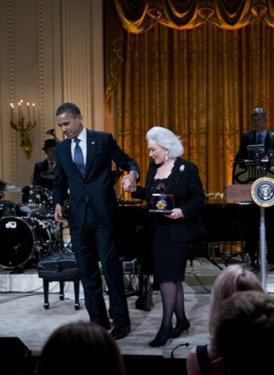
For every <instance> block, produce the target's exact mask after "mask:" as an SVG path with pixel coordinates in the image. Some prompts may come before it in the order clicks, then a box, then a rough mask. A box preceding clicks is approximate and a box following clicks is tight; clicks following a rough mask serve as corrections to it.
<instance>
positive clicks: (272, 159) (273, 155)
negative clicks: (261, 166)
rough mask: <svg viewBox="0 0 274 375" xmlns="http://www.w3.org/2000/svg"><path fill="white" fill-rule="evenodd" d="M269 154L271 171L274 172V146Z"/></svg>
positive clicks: (269, 150)
mask: <svg viewBox="0 0 274 375" xmlns="http://www.w3.org/2000/svg"><path fill="white" fill-rule="evenodd" d="M267 156H268V160H269V170H270V172H274V149H273V148H270V149H268V151H267Z"/></svg>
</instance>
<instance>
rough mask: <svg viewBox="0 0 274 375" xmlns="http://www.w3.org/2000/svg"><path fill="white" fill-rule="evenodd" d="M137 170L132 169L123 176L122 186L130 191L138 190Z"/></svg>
mask: <svg viewBox="0 0 274 375" xmlns="http://www.w3.org/2000/svg"><path fill="white" fill-rule="evenodd" d="M136 177H137V176H136V172H135V171H130V172H129V174H128V175H126V176H124V177H123V178H122V188H123V189H124V190H125V191H126V192H129V193H134V191H136V187H137V182H136Z"/></svg>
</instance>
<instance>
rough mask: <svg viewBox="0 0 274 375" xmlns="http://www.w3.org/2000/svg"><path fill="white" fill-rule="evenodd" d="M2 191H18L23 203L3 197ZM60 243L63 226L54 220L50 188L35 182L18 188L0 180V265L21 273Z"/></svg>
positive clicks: (57, 250)
mask: <svg viewBox="0 0 274 375" xmlns="http://www.w3.org/2000/svg"><path fill="white" fill-rule="evenodd" d="M5 191H7V192H11V193H21V194H22V195H23V197H24V199H23V200H22V203H21V202H20V203H15V202H12V201H8V200H4V199H2V198H4V196H5V194H4V192H5ZM63 246H64V243H63V227H62V225H61V224H59V223H57V222H55V220H54V215H53V202H52V193H51V191H50V190H48V189H46V188H44V187H42V186H34V185H30V186H27V187H25V188H23V189H21V188H20V187H18V186H16V185H13V184H9V183H6V182H4V181H2V180H0V267H2V268H4V269H9V270H14V273H16V272H22V271H23V269H24V268H26V267H32V266H35V265H36V264H37V263H38V261H39V260H40V259H42V258H44V257H46V256H48V255H51V254H54V253H55V252H59V251H62V249H63Z"/></svg>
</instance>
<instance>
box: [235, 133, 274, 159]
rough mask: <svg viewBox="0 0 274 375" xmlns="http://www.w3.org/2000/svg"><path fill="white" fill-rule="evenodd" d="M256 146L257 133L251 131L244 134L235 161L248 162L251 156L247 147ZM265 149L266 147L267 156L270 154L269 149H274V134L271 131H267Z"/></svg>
mask: <svg viewBox="0 0 274 375" xmlns="http://www.w3.org/2000/svg"><path fill="white" fill-rule="evenodd" d="M254 144H256V131H255V130H250V131H249V132H247V133H246V134H244V135H243V137H242V139H241V143H240V147H239V151H238V153H237V155H236V157H235V161H243V160H248V159H249V155H248V151H247V146H249V145H254ZM264 147H265V154H266V155H267V154H268V151H269V149H273V148H274V133H273V132H271V131H269V130H268V131H267V134H266V137H265V142H264Z"/></svg>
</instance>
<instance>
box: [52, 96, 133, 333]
mask: <svg viewBox="0 0 274 375" xmlns="http://www.w3.org/2000/svg"><path fill="white" fill-rule="evenodd" d="M56 119H57V123H58V125H59V126H60V128H61V129H62V131H63V133H64V135H65V136H66V139H65V140H64V141H63V142H61V143H60V144H58V146H57V147H56V150H55V156H56V167H55V178H54V183H53V202H54V206H55V211H54V217H55V220H56V221H57V222H63V221H64V212H63V206H64V202H65V200H66V199H67V197H68V191H69V213H68V221H69V227H70V235H71V243H72V248H73V251H74V253H75V257H76V261H77V265H78V270H79V274H80V279H81V282H82V285H83V289H84V296H85V305H86V308H87V311H88V313H89V316H90V319H91V321H94V322H96V323H97V324H99V325H101V326H103V327H105V328H106V329H110V323H109V318H108V314H107V310H106V306H105V301H104V296H103V288H102V280H101V275H100V270H99V267H98V261H100V262H101V265H102V270H103V273H104V277H105V280H106V283H107V287H108V292H109V296H110V313H111V316H112V318H113V323H114V327H113V329H112V331H111V334H112V336H113V337H114V338H115V339H116V340H117V339H121V338H123V337H125V336H126V335H127V334H128V333H129V332H130V318H129V312H128V306H127V300H126V295H125V290H124V282H123V272H122V266H121V262H120V261H119V258H118V250H117V245H116V232H117V231H116V228H115V226H116V225H117V219H116V213H117V208H118V205H117V199H116V194H115V190H114V187H113V173H112V168H111V165H112V161H113V162H114V163H116V165H117V166H118V167H119V168H120V169H122V170H124V171H126V172H128V174H126V175H125V176H124V177H123V179H122V186H123V188H124V190H125V191H128V192H132V191H135V190H136V179H137V178H138V176H139V168H138V166H137V164H136V162H135V161H134V160H133V159H132V158H130V157H129V156H128V155H127V154H126V153H124V152H123V151H122V150H121V149H120V148H119V146H118V145H117V143H116V141H115V140H114V138H113V136H112V135H111V134H110V133H106V132H100V131H94V130H88V129H87V128H85V127H84V125H83V122H82V120H83V117H82V114H81V112H80V109H79V108H78V107H77V106H76V105H75V104H73V103H64V104H62V105H61V106H60V107H59V108H58V109H57V111H56Z"/></svg>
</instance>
